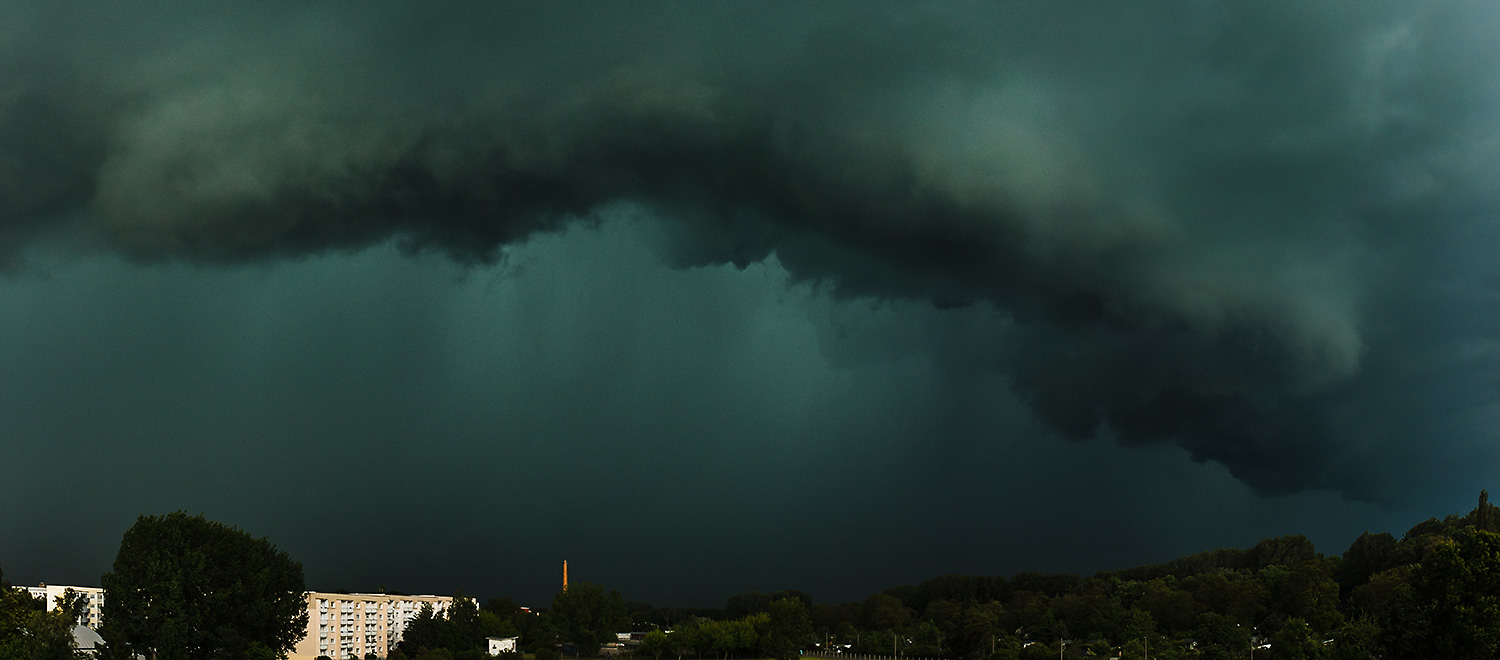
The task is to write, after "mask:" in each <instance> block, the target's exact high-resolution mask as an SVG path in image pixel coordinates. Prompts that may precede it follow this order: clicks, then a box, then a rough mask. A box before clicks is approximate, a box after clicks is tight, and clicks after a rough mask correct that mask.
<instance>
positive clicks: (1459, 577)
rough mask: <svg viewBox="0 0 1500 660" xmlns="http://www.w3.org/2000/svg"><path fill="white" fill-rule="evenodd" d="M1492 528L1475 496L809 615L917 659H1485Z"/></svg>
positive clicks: (1496, 512) (939, 583) (933, 587)
mask: <svg viewBox="0 0 1500 660" xmlns="http://www.w3.org/2000/svg"><path fill="white" fill-rule="evenodd" d="M1496 531H1500V508H1497V507H1495V506H1494V505H1491V504H1489V501H1488V494H1487V493H1481V495H1480V502H1479V505H1478V506H1477V507H1476V508H1475V509H1474V510H1473V511H1471V512H1470V513H1469V514H1467V515H1464V516H1456V515H1452V516H1448V517H1446V518H1444V519H1442V520H1438V519H1430V520H1427V521H1425V522H1422V523H1420V524H1418V525H1416V526H1414V527H1412V528H1411V529H1410V530H1409V531H1407V533H1406V534H1405V535H1403V536H1402V537H1401V538H1400V539H1397V538H1395V537H1394V536H1392V535H1391V534H1388V533H1366V534H1364V535H1362V536H1360V537H1359V538H1358V539H1356V540H1355V541H1354V543H1353V544H1352V545H1350V547H1349V548H1348V550H1346V551H1345V552H1344V553H1343V554H1342V555H1340V556H1324V555H1322V554H1319V553H1318V552H1317V551H1316V550H1315V548H1314V547H1313V545H1312V543H1311V542H1309V541H1308V540H1307V539H1306V538H1304V537H1302V536H1286V537H1280V538H1273V539H1267V540H1264V541H1261V542H1260V543H1258V544H1256V545H1255V546H1253V547H1251V548H1249V549H1245V550H1237V549H1225V550H1214V551H1210V552H1203V553H1199V554H1195V555H1190V556H1187V557H1182V558H1180V559H1176V560H1173V561H1171V562H1168V563H1165V564H1160V565H1154V566H1142V567H1137V568H1130V569H1125V570H1120V571H1113V572H1104V573H1099V574H1096V575H1093V576H1089V577H1082V576H1077V575H1040V574H1036V573H1022V574H1019V575H1016V576H1013V577H1010V578H1005V577H994V576H967V575H947V576H939V577H935V578H933V579H930V580H928V581H926V582H923V583H922V584H919V585H915V586H902V587H895V588H892V589H887V590H885V591H883V592H881V593H878V594H874V595H872V596H870V597H869V598H867V599H865V600H864V601H863V602H859V603H843V604H821V603H820V604H815V605H813V607H812V616H813V622H814V629H815V632H816V633H817V634H818V635H819V636H820V638H821V639H823V640H825V642H824V643H825V644H826V645H827V646H829V647H832V648H835V649H842V650H846V651H848V652H854V653H866V654H886V655H889V654H892V653H893V652H894V653H896V654H898V655H909V656H913V657H939V656H941V657H951V658H986V657H988V658H994V659H996V660H1010V659H1015V658H1036V659H1038V660H1040V659H1042V658H1056V657H1058V656H1059V653H1060V652H1061V653H1062V654H1063V655H1068V656H1085V655H1095V656H1100V657H1114V656H1119V657H1126V658H1142V657H1146V656H1145V654H1146V652H1147V650H1148V649H1149V652H1150V657H1152V658H1162V659H1163V660H1171V659H1173V658H1204V659H1216V658H1237V657H1247V656H1249V655H1250V654H1251V652H1252V648H1253V649H1254V653H1255V655H1256V656H1257V657H1260V658H1265V659H1266V660H1366V659H1368V658H1386V659H1394V660H1406V659H1412V660H1416V659H1420V658H1476V659H1477V658H1485V659H1490V658H1497V657H1500V536H1497V535H1495V534H1494V532H1496ZM731 600H734V599H733V598H732V599H731ZM1065 640H1066V644H1064V641H1065ZM1060 646H1061V648H1060Z"/></svg>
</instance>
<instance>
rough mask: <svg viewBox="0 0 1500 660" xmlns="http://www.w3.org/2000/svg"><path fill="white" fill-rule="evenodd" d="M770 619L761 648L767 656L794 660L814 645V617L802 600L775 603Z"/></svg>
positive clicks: (788, 599)
mask: <svg viewBox="0 0 1500 660" xmlns="http://www.w3.org/2000/svg"><path fill="white" fill-rule="evenodd" d="M769 619H770V620H769V626H768V627H767V628H766V631H765V641H764V643H763V644H762V646H761V648H762V649H763V650H764V651H765V652H766V655H767V656H769V657H772V658H778V659H779V660H792V659H793V658H796V657H798V656H800V655H801V651H802V649H803V648H806V647H807V646H808V645H810V644H812V642H813V633H812V616H811V615H810V614H808V612H807V607H805V606H804V605H803V603H802V601H801V600H798V599H794V598H783V599H781V600H777V601H773V602H772V603H771V612H770V617H769Z"/></svg>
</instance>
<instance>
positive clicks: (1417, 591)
mask: <svg viewBox="0 0 1500 660" xmlns="http://www.w3.org/2000/svg"><path fill="white" fill-rule="evenodd" d="M1411 593H1412V595H1413V596H1414V598H1415V601H1414V605H1415V608H1416V613H1417V616H1416V618H1417V619H1418V621H1419V622H1420V625H1418V626H1417V627H1415V628H1413V629H1412V630H1410V631H1409V634H1408V635H1407V636H1406V638H1407V640H1408V641H1409V642H1410V643H1411V644H1410V646H1411V648H1412V650H1415V651H1417V652H1420V653H1425V654H1426V655H1427V657H1434V658H1438V657H1441V658H1450V659H1452V660H1479V659H1481V658H1483V659H1487V660H1488V659H1492V658H1495V657H1497V656H1500V535H1497V534H1494V533H1491V532H1484V531H1474V532H1470V533H1467V534H1463V535H1461V536H1459V537H1458V538H1457V539H1454V540H1450V541H1447V542H1444V543H1442V544H1440V545H1438V546H1437V547H1436V548H1435V549H1434V550H1433V551H1432V552H1431V553H1430V554H1429V555H1428V556H1427V558H1426V559H1424V560H1423V561H1422V563H1421V565H1420V566H1418V568H1417V569H1416V571H1415V572H1414V573H1413V574H1412V592H1411Z"/></svg>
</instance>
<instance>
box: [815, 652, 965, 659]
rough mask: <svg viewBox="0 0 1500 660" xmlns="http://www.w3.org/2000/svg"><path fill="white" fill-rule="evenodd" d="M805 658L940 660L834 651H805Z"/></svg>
mask: <svg viewBox="0 0 1500 660" xmlns="http://www.w3.org/2000/svg"><path fill="white" fill-rule="evenodd" d="M802 657H804V658H832V659H834V660H938V659H937V658H914V657H911V656H907V655H903V656H900V657H897V656H894V655H868V654H865V653H834V652H832V651H803V652H802Z"/></svg>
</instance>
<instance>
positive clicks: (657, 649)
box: [638, 630, 670, 658]
mask: <svg viewBox="0 0 1500 660" xmlns="http://www.w3.org/2000/svg"><path fill="white" fill-rule="evenodd" d="M667 644H668V642H667V634H666V633H664V632H662V631H660V630H653V631H651V632H648V633H646V636H645V637H644V638H643V639H641V645H640V647H639V648H638V651H639V652H640V653H641V654H642V655H649V656H651V657H653V658H660V657H661V654H662V653H665V652H666V651H668V650H670V648H669V647H668V645H667Z"/></svg>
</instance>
